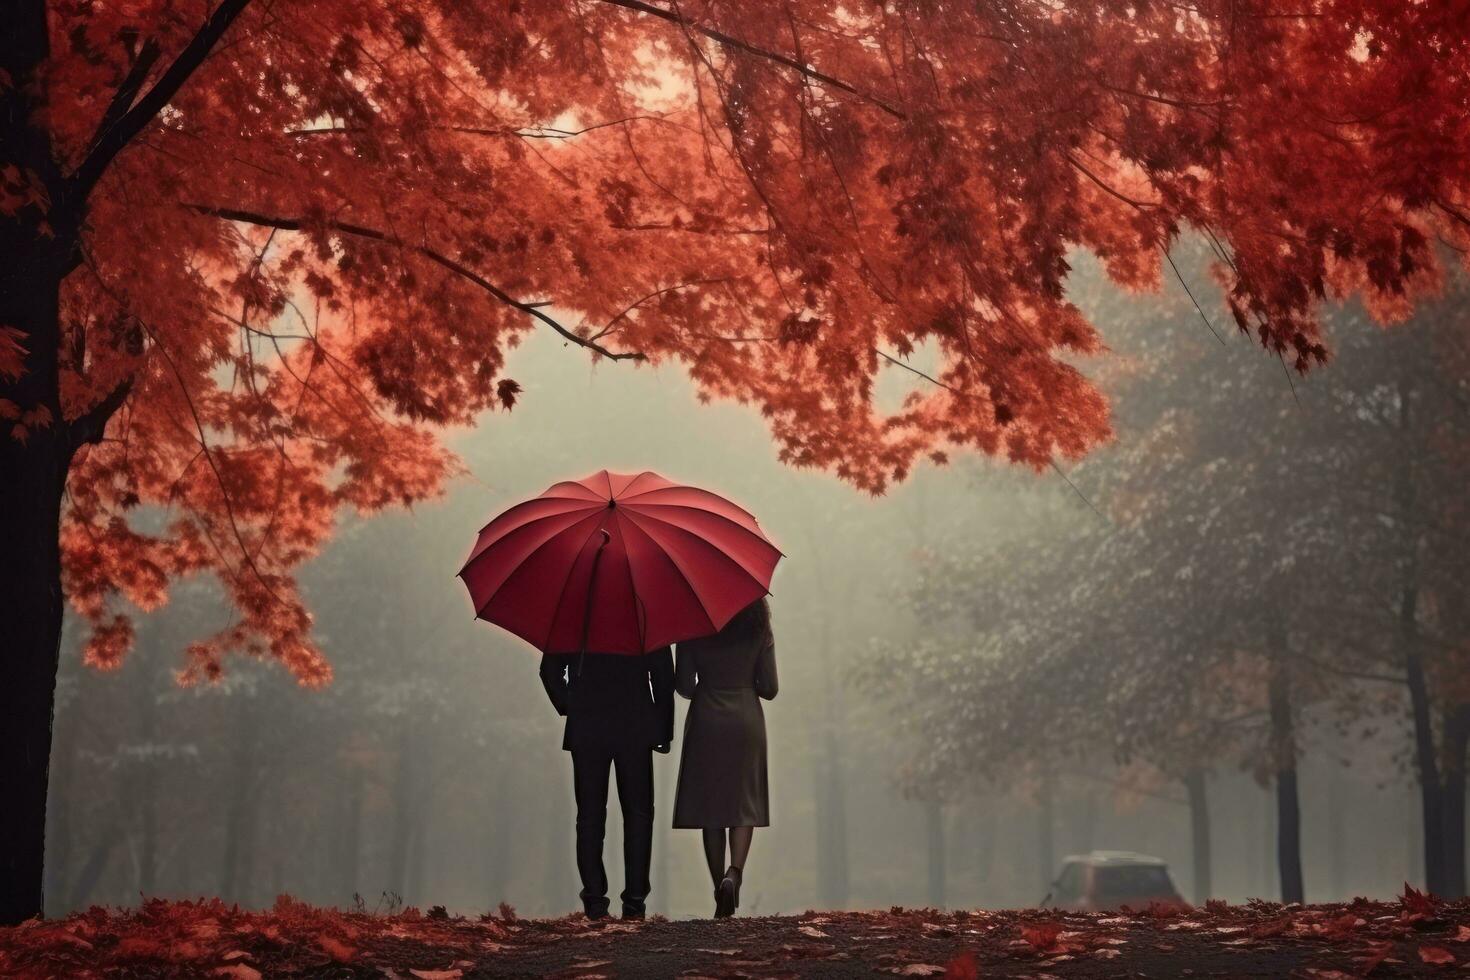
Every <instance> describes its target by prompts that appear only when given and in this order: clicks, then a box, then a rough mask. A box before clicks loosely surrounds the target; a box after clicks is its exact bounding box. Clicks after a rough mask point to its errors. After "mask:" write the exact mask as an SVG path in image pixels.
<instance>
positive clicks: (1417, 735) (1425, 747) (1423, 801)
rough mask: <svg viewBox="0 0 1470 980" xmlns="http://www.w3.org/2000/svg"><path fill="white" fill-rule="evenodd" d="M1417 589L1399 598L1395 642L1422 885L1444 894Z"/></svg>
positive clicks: (1439, 790)
mask: <svg viewBox="0 0 1470 980" xmlns="http://www.w3.org/2000/svg"><path fill="white" fill-rule="evenodd" d="M1418 595H1419V593H1418V590H1417V589H1415V588H1413V587H1412V586H1410V587H1406V588H1405V589H1404V591H1403V594H1402V596H1400V599H1399V640H1400V642H1401V643H1402V645H1403V654H1404V677H1405V680H1406V682H1407V684H1408V688H1409V706H1410V708H1411V709H1412V711H1413V717H1414V762H1415V766H1416V768H1417V769H1418V770H1419V804H1420V813H1421V815H1422V817H1423V821H1424V886H1425V887H1426V888H1427V889H1429V891H1431V892H1433V893H1434V894H1436V895H1443V894H1445V884H1446V883H1445V875H1444V871H1445V839H1444V831H1445V812H1444V783H1443V782H1442V781H1441V777H1440V772H1439V756H1438V750H1437V748H1436V746H1435V743H1434V717H1433V711H1434V708H1433V705H1432V704H1431V703H1430V698H1429V681H1428V678H1427V677H1426V676H1425V672H1424V658H1423V655H1422V653H1421V652H1420V649H1419V621H1418Z"/></svg>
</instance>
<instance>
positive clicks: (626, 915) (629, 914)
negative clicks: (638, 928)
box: [623, 905, 647, 922]
mask: <svg viewBox="0 0 1470 980" xmlns="http://www.w3.org/2000/svg"><path fill="white" fill-rule="evenodd" d="M646 917H647V915H646V913H645V912H644V910H643V909H642V908H635V907H634V906H632V905H624V906H623V920H624V921H625V922H642V921H643V920H644V919H645V918H646Z"/></svg>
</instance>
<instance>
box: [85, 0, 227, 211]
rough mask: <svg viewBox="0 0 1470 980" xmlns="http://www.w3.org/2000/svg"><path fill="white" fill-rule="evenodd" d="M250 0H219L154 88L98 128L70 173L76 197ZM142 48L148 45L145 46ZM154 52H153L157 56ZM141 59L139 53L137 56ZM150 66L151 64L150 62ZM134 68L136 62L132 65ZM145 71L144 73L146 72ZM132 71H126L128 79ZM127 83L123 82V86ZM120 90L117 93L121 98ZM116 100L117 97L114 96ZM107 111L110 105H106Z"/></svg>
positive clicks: (94, 181)
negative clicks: (97, 135) (113, 119)
mask: <svg viewBox="0 0 1470 980" xmlns="http://www.w3.org/2000/svg"><path fill="white" fill-rule="evenodd" d="M249 3H250V0H221V2H220V5H219V6H218V7H216V8H214V13H212V14H210V15H209V19H208V20H207V21H205V22H204V26H203V27H201V28H199V32H198V33H197V34H195V35H194V37H193V38H192V39H191V40H190V41H189V43H188V44H187V45H185V46H184V50H182V51H180V52H179V54H178V57H176V58H175V59H174V60H173V63H172V64H170V65H169V66H168V68H167V69H166V70H165V71H164V73H163V75H162V76H161V77H160V78H159V79H158V81H157V82H156V83H154V85H153V87H152V88H151V89H149V90H148V92H147V93H146V94H145V95H144V96H143V97H142V98H141V99H139V100H138V101H137V103H135V104H134V105H132V106H131V108H128V109H127V110H126V111H125V112H123V113H122V114H121V115H120V116H119V117H118V119H117V120H116V122H114V123H113V124H112V125H109V126H107V127H106V129H105V130H102V131H100V133H99V138H98V140H97V141H96V142H95V143H94V144H93V146H92V149H91V150H90V151H89V152H88V153H87V158H86V159H85V160H83V161H82V163H81V166H79V167H77V171H76V173H75V174H73V175H72V184H73V186H74V188H75V191H76V193H77V197H78V198H79V199H85V198H86V196H87V195H88V194H90V193H91V191H92V188H93V187H95V186H97V181H98V180H100V179H101V178H102V175H103V173H105V172H106V171H107V168H108V166H109V165H111V163H112V161H113V160H114V159H116V157H117V155H118V154H119V153H121V152H122V150H123V148H124V147H126V146H127V145H128V144H129V143H131V142H132V140H133V137H135V136H137V135H138V134H139V133H141V132H142V131H143V128H144V127H145V126H147V125H148V123H149V122H151V121H152V120H153V117H154V116H156V115H158V112H159V110H161V109H162V108H163V107H164V106H166V105H168V103H169V100H171V99H172V98H173V97H174V96H175V95H177V94H178V92H179V89H181V88H183V86H184V83H185V82H187V81H188V80H189V78H190V76H192V75H193V74H194V72H195V71H196V70H197V69H198V68H199V66H200V65H202V64H203V63H204V59H205V58H207V57H208V56H209V52H210V51H212V50H213V49H214V46H215V44H217V43H218V42H219V39H220V38H221V37H223V36H224V33H225V31H227V30H229V27H230V25H231V24H233V23H234V22H235V18H237V17H239V16H240V13H241V11H243V10H244V9H245V8H246V6H248V5H249ZM144 47H145V50H146V48H147V45H145V46H144ZM156 57H157V55H156V54H155V55H154V58H156ZM139 58H140V60H141V58H142V55H141V54H140V55H139ZM150 67H151V65H150ZM134 68H135V69H136V68H137V64H136V63H135V64H134ZM145 74H146V72H145ZM131 77H132V72H129V78H131ZM126 84H127V82H124V85H126ZM137 84H138V85H141V84H142V78H141V77H140V78H138V79H137ZM121 95H122V92H121V90H120V91H119V93H118V96H119V97H120V96H121ZM115 101H116V99H115ZM108 111H109V113H110V112H111V111H112V108H111V107H109V109H108Z"/></svg>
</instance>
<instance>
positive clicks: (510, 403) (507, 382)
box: [495, 378, 522, 412]
mask: <svg viewBox="0 0 1470 980" xmlns="http://www.w3.org/2000/svg"><path fill="white" fill-rule="evenodd" d="M521 391H522V389H521V386H520V384H519V383H518V382H515V381H512V380H511V379H510V378H501V379H500V381H499V382H497V383H496V385H495V397H496V398H498V399H500V407H501V408H504V409H505V410H506V411H507V412H508V411H510V410H511V409H512V408H515V406H516V396H517V395H519V394H520V393H521Z"/></svg>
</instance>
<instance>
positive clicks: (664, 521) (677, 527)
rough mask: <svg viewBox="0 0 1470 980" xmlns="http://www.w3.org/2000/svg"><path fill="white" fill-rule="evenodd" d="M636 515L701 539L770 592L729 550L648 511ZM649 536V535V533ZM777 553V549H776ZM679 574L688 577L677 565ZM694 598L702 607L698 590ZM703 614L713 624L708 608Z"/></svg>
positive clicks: (702, 602)
mask: <svg viewBox="0 0 1470 980" xmlns="http://www.w3.org/2000/svg"><path fill="white" fill-rule="evenodd" d="M638 515H639V516H640V517H647V518H648V519H649V520H651V521H656V522H657V523H659V524H662V525H663V526H664V527H668V528H673V529H674V530H675V531H679V532H682V533H684V534H687V535H689V536H690V537H692V538H696V539H698V540H700V541H703V542H704V543H705V544H707V545H709V547H710V550H711V551H713V552H714V553H715V554H717V555H719V556H720V557H721V558H724V559H725V560H726V561H728V562H729V563H730V564H732V565H734V566H735V567H736V568H738V569H740V574H742V575H744V576H745V577H746V578H748V579H750V580H751V581H752V582H754V583H755V584H756V585H758V586H760V587H761V589H762V590H764V591H765V592H767V593H769V592H770V588H771V587H770V586H769V585H767V584H766V583H764V582H762V581H761V580H760V579H759V578H757V577H756V576H755V575H754V574H753V573H752V572H751V571H750V569H748V568H746V567H745V565H744V564H742V563H741V562H739V561H737V560H736V559H735V558H734V557H732V556H731V555H730V553H729V552H727V551H725V549H723V548H720V547H718V546H717V545H715V544H713V543H712V542H710V541H709V540H708V539H706V538H702V537H700V536H699V535H697V534H695V533H694V532H693V531H691V530H689V529H688V528H684V527H680V526H679V525H677V524H673V523H670V522H669V521H666V520H664V519H662V518H660V517H654V516H653V515H652V514H649V513H646V512H642V511H640V512H638ZM639 530H643V529H642V528H640V529H639ZM742 530H746V529H744V528H742ZM643 533H645V534H647V533H648V532H647V531H646V530H645V531H644V532H643ZM650 537H651V535H650ZM771 547H773V548H774V547H775V545H772V546H771ZM659 550H661V551H663V550H664V549H662V548H660V549H659ZM664 553H665V554H668V552H667V551H665V552H664ZM778 554H779V551H778ZM669 560H670V561H674V564H675V567H679V563H678V562H677V561H675V560H674V557H673V556H672V555H670V556H669ZM679 574H681V575H685V577H686V578H687V577H688V576H687V573H685V571H684V569H683V568H682V567H679ZM694 598H696V599H699V606H700V608H701V609H704V600H703V599H701V598H700V596H699V593H698V592H695V593H694ZM704 615H705V618H706V619H708V620H709V621H710V625H711V626H713V625H714V622H715V620H714V617H713V616H711V615H710V614H709V610H708V609H705V611H704Z"/></svg>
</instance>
